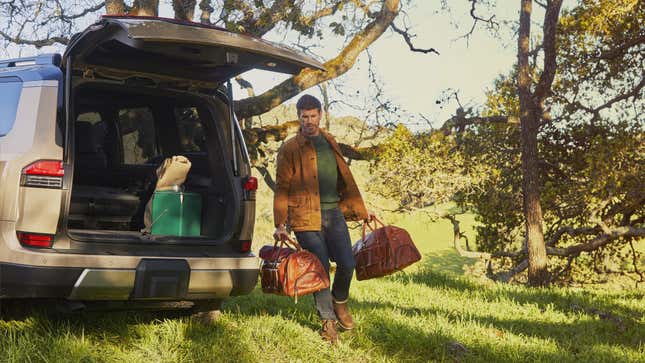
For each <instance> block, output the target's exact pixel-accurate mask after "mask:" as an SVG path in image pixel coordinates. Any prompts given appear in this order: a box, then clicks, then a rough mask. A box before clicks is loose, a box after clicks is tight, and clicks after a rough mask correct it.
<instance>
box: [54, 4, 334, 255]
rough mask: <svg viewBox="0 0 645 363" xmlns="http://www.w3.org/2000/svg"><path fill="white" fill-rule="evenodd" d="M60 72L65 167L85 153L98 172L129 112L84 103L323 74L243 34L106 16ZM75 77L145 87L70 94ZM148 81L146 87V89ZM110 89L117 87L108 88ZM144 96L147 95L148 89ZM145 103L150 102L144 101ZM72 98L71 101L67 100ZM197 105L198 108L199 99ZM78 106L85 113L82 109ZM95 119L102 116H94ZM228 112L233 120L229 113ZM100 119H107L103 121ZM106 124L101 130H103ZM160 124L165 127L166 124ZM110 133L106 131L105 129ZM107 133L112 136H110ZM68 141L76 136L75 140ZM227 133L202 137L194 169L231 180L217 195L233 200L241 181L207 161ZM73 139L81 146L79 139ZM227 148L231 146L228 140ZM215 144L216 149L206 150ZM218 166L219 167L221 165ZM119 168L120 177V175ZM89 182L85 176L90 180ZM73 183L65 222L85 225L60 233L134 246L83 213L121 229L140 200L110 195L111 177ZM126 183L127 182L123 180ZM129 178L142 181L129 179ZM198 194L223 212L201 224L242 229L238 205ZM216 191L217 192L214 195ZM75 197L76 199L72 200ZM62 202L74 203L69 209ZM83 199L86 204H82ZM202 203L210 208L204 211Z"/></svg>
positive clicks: (76, 41)
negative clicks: (216, 221)
mask: <svg viewBox="0 0 645 363" xmlns="http://www.w3.org/2000/svg"><path fill="white" fill-rule="evenodd" d="M62 67H63V68H64V69H65V70H66V72H67V74H66V79H67V82H66V83H67V87H68V88H67V90H66V94H68V95H71V97H69V98H68V99H67V110H68V112H67V115H68V116H67V121H66V126H67V127H66V130H67V140H68V141H67V142H66V150H67V152H66V154H67V156H66V162H67V163H70V162H72V160H73V159H72V158H74V157H76V158H78V160H80V158H79V155H75V156H74V155H70V154H78V153H86V155H85V158H84V159H85V160H86V161H88V164H89V165H90V168H91V167H92V166H94V167H95V166H96V165H97V163H96V161H95V160H100V161H101V163H100V164H101V165H103V164H106V165H108V167H107V168H108V169H109V168H110V166H109V165H114V164H115V162H114V161H113V162H112V163H110V157H109V154H110V153H109V152H108V151H109V147H110V146H113V143H114V142H110V140H114V137H115V136H114V135H117V136H116V137H117V140H119V142H124V141H123V140H124V139H123V137H124V136H123V135H124V134H125V133H127V132H128V131H125V130H126V128H125V127H124V126H123V125H124V124H125V121H124V118H125V117H126V116H127V115H128V113H125V111H119V110H117V109H116V108H115V109H114V110H116V111H115V112H108V110H106V107H107V106H105V107H103V109H101V108H100V107H99V106H97V107H98V108H97V109H96V110H93V109H92V108H91V107H92V105H91V103H92V102H93V100H94V99H95V97H98V98H99V99H103V100H105V105H110V102H112V103H114V102H117V101H116V100H118V99H119V98H121V97H123V98H125V99H127V100H126V101H123V102H126V103H127V102H134V101H135V100H136V99H137V97H139V96H138V95H137V94H133V92H134V93H136V92H137V91H136V90H137V88H136V85H145V86H149V85H154V86H155V87H153V88H154V92H156V93H157V94H156V95H155V96H154V97H156V98H155V99H159V100H161V99H162V98H160V97H161V96H164V95H159V94H158V93H159V92H164V89H174V90H178V89H187V88H190V90H191V91H192V92H193V93H192V94H193V95H194V92H195V91H196V90H197V91H198V90H201V91H202V92H203V93H205V94H213V93H214V90H215V89H217V88H218V87H220V86H221V84H222V83H223V82H226V81H228V80H230V78H232V77H235V76H236V75H238V74H240V73H243V72H245V71H247V70H250V69H264V70H270V71H277V72H283V73H292V74H293V73H298V72H300V71H301V70H302V69H304V68H307V67H309V68H315V69H324V68H323V65H322V64H321V63H319V62H318V61H316V60H314V59H312V58H309V57H306V56H303V55H302V54H300V53H298V52H295V51H293V50H290V49H287V48H285V47H282V46H278V45H276V44H273V43H270V42H268V41H265V40H262V39H257V38H253V37H250V36H247V35H242V34H236V33H232V32H229V31H227V30H223V29H219V28H214V27H207V26H203V25H201V24H197V23H186V22H178V21H175V20H171V19H160V18H135V17H113V16H105V17H103V18H102V19H101V20H100V21H99V22H97V23H96V24H94V25H92V26H90V27H88V28H87V29H86V30H85V31H84V32H82V33H80V34H77V35H76V36H74V37H73V39H72V41H71V42H70V45H69V46H68V47H67V50H66V52H65V54H64V56H63V64H62ZM80 75H82V77H83V78H85V79H88V78H89V79H92V78H96V79H97V80H98V79H103V78H105V79H118V80H127V81H130V80H138V79H141V80H146V81H144V82H136V83H130V82H125V83H124V84H123V85H122V86H121V87H122V89H123V91H118V89H116V88H110V89H109V90H103V89H102V88H100V87H102V86H100V82H99V83H96V86H94V85H93V83H91V82H90V83H88V82H84V84H81V85H80V86H79V88H78V91H77V90H75V89H71V87H72V86H71V84H72V82H71V80H72V77H73V76H80ZM147 81H152V82H153V83H150V82H147ZM110 87H119V86H118V85H115V84H112V86H110ZM144 88H145V87H144ZM142 89H143V88H142ZM114 92H117V93H114ZM145 92H153V91H152V90H147V91H145ZM172 92H176V91H172ZM172 92H170V91H169V93H168V94H169V95H170V94H171V93H172ZM75 97H76V98H75ZM142 97H143V96H142ZM145 97H152V96H151V95H146V96H145ZM164 97H165V96H164ZM168 97H171V96H168ZM194 97H197V98H201V97H200V96H199V95H195V96H194ZM72 98H75V99H73V100H72ZM197 98H196V99H195V102H197ZM204 99H206V98H204ZM229 99H230V95H229ZM169 100H170V98H169ZM182 102H184V103H185V104H182V105H180V104H177V107H179V106H182V107H183V108H182V112H183V111H185V110H189V109H193V108H189V109H187V108H186V107H187V106H191V107H192V106H194V105H193V104H188V103H186V102H192V101H191V100H188V101H185V100H184V101H182ZM200 102H203V100H202V101H200ZM228 103H229V104H230V103H231V101H230V100H229V101H228ZM124 105H125V103H124ZM166 105H167V103H165V102H157V106H155V107H156V108H154V107H153V108H152V110H153V111H155V110H156V109H162V108H163V107H165V106H166ZM135 106H136V107H137V108H135ZM170 106H172V105H170ZM203 106H204V107H203V108H202V109H199V112H197V111H195V112H196V113H199V114H200V115H205V114H210V115H211V116H212V118H213V120H214V122H216V123H217V122H224V123H228V122H234V121H231V119H234V118H233V117H228V116H230V115H221V114H218V113H217V112H209V111H208V110H207V109H208V107H207V105H203ZM76 107H78V109H76V110H74V109H72V108H76ZM83 107H84V108H85V109H83ZM124 108H125V106H124ZM229 108H230V107H229ZM128 110H130V111H131V112H134V111H136V112H142V109H141V105H133V106H131V107H130V108H129V109H128ZM194 110H197V108H194ZM144 111H145V110H144ZM83 112H85V115H89V116H91V117H89V116H88V117H89V118H87V119H84V120H81V119H80V118H79V119H78V120H77V116H81V115H83ZM101 112H103V113H102V114H100V113H101ZM228 112H229V113H230V114H232V112H231V111H230V109H229V111H228ZM172 113H173V112H172V110H170V109H169V112H156V114H155V117H156V116H157V115H162V116H159V117H160V119H162V120H163V119H165V120H166V121H167V120H170V118H164V117H163V115H164V114H172ZM99 114H100V115H99ZM97 115H99V116H100V117H99V116H97ZM104 115H108V116H105V117H104ZM110 115H112V116H110ZM115 115H116V116H115ZM109 117H116V119H110V120H108V119H107V118H109ZM207 118H209V117H201V119H202V121H203V120H204V119H207ZM142 119H143V118H142ZM227 120H228V122H227ZM155 122H157V121H155ZM90 124H91V125H90ZM162 124H163V122H160V123H158V125H162ZM106 125H107V127H108V128H107V129H106ZM155 125H157V124H155ZM158 125H157V126H158ZM166 125H169V124H168V123H166ZM171 126H172V125H171ZM110 127H112V128H111V129H110ZM173 127H174V126H173ZM135 128H136V127H135ZM86 129H87V130H86ZM171 129H172V128H171ZM171 129H169V130H171ZM106 130H107V131H106ZM109 130H114V131H112V133H110V131H109ZM133 130H134V129H133ZM213 130H214V129H213ZM81 131H82V132H81ZM98 131H100V132H98ZM211 131H212V130H211ZM97 132H98V134H100V135H101V140H104V141H101V142H94V141H90V142H89V143H90V145H84V144H87V143H88V140H90V136H87V135H91V136H92V137H94V136H95V134H96V133H97ZM166 132H167V133H172V132H170V131H168V130H166ZM218 133H219V135H218V136H217V137H216V138H217V139H218V140H219V141H213V135H217V134H218ZM75 134H78V135H76V136H75ZM180 134H181V133H180ZM233 134H235V132H233V128H232V126H231V125H229V126H227V127H222V128H221V129H220V130H219V131H217V130H215V131H212V132H210V133H209V134H206V135H205V136H206V137H207V138H206V140H207V143H211V141H212V143H213V144H212V145H209V148H208V152H207V153H206V152H204V155H208V156H207V159H205V160H201V161H200V159H199V158H197V159H195V160H194V165H195V167H194V168H196V166H197V165H199V164H200V163H201V164H203V165H210V166H207V167H203V168H201V169H202V170H210V175H211V176H213V175H219V176H220V177H225V178H226V175H228V178H229V179H230V180H229V182H230V184H231V185H232V187H230V188H228V189H227V188H224V189H223V190H222V191H221V192H222V193H230V194H232V195H241V194H242V191H241V185H242V183H241V180H234V179H241V176H239V175H235V172H232V171H231V170H227V171H226V172H224V168H223V167H220V168H219V169H218V168H217V167H214V166H213V165H219V164H218V161H217V160H215V159H214V158H213V149H214V148H215V147H216V146H217V145H219V146H218V147H221V148H223V149H222V150H224V149H225V147H224V146H223V145H226V143H227V142H222V138H224V137H229V138H230V137H231V136H232V135H233ZM83 135H86V136H83ZM106 135H107V136H106ZM110 135H113V136H112V137H113V138H112V139H110ZM79 137H80V139H78V138H79ZM208 137H210V138H211V140H208ZM81 139H82V140H81ZM79 141H81V143H79ZM139 141H141V139H139ZM228 142H229V147H230V140H229V141H228ZM137 143H139V142H137ZM215 144H217V145H216V146H213V145H215ZM161 146H162V147H161V149H163V145H161ZM75 149H77V150H76V153H74V152H70V151H71V150H75ZM81 149H82V150H81ZM122 149H123V147H122ZM115 150H116V151H113V153H115V154H116V155H118V153H119V151H118V148H117V149H115ZM90 151H91V153H90ZM121 152H123V150H121ZM172 152H173V154H167V152H165V151H164V152H163V154H162V155H158V156H159V157H161V158H160V159H158V160H157V161H159V162H161V161H162V160H163V157H168V156H171V155H174V152H175V151H172ZM225 152H226V151H221V153H225ZM106 153H107V154H108V157H107V159H105V156H104V155H103V154H106ZM233 154H235V152H233ZM97 155H99V156H100V158H97ZM196 157H197V156H196ZM220 158H224V159H226V157H225V156H223V155H222V156H220ZM117 159H119V158H117ZM118 161H119V162H121V163H124V158H123V154H121V155H120V159H119V160H118ZM73 163H74V164H76V165H75V166H74V168H81V167H82V165H81V164H82V163H81V164H79V163H78V161H73ZM143 163H144V164H145V165H143V166H145V167H147V166H149V165H148V163H149V162H148V161H145V162H143ZM126 164H127V163H126ZM220 164H222V165H223V163H220ZM126 166H127V165H126ZM140 166H141V165H139V167H138V168H132V170H141V167H140ZM98 169H104V167H102V166H101V167H100V168H98ZM125 169H126V170H127V168H125ZM144 169H145V168H144ZM196 169H199V168H196ZM105 170H107V169H105ZM123 170H124V168H123V167H121V168H118V170H117V169H114V170H112V169H110V170H108V174H109V173H112V174H111V175H116V174H115V172H116V173H121V174H120V175H121V176H122V177H123V175H122V172H123ZM151 170H154V169H151ZM74 174H78V173H77V171H75V173H74ZM206 174H208V172H204V173H203V175H206ZM97 175H98V174H97ZM142 175H144V174H142ZM203 175H201V176H203ZM86 176H88V175H86ZM89 176H90V177H91V176H92V175H89ZM66 177H67V176H66ZM189 177H190V175H189ZM74 178H75V180H74V181H73V186H72V189H73V191H72V193H71V197H70V198H68V202H67V204H68V205H71V206H72V207H71V208H72V209H74V208H75V211H70V212H69V213H68V214H67V215H72V212H77V213H80V214H81V220H82V221H83V223H84V226H81V227H78V226H76V227H74V226H72V225H68V226H67V227H66V228H70V230H69V231H68V232H69V235H70V236H71V237H72V239H74V240H77V241H87V242H108V241H109V240H112V241H114V242H116V243H127V241H129V240H133V241H134V240H137V239H139V238H142V236H141V235H139V234H138V233H137V231H138V227H140V226H137V225H136V223H134V224H133V223H130V227H129V229H127V228H98V229H97V228H95V227H92V225H94V226H95V225H96V223H95V221H93V220H92V218H84V217H83V214H86V215H87V216H91V215H92V213H97V212H96V211H99V210H106V211H107V210H109V211H110V213H111V214H115V215H112V216H111V217H112V218H113V219H114V221H113V222H114V223H120V224H124V225H126V224H128V220H129V216H128V215H125V214H123V213H121V212H120V209H119V206H124V208H121V209H128V210H132V208H133V206H135V205H138V207H137V209H138V210H141V208H142V206H144V205H145V203H146V200H145V198H144V197H141V195H138V196H136V197H133V195H135V193H132V192H131V191H130V190H126V191H127V192H128V193H129V194H128V193H123V191H124V190H125V189H128V188H129V186H125V185H123V186H121V190H116V189H115V188H118V187H119V186H118V185H117V186H115V185H109V184H108V183H109V182H108V180H111V177H110V176H107V177H105V178H98V179H99V181H98V182H87V183H83V182H80V181H79V182H78V183H77V180H76V179H77V176H75V177H74ZM86 179H87V178H86ZM112 179H113V178H112ZM125 179H127V176H126V177H125ZM135 179H141V178H140V177H136V178H135ZM193 179H196V178H193ZM79 180H80V179H79ZM105 186H107V188H104V187H105ZM201 187H202V190H201V191H199V192H200V193H202V197H203V203H204V208H203V210H205V211H208V210H210V211H215V210H224V212H219V214H217V216H219V217H217V216H216V215H205V214H202V218H203V219H204V220H206V219H208V220H211V219H213V218H226V221H225V223H222V224H224V225H226V226H228V228H238V227H239V226H240V225H241V219H243V216H242V214H241V213H240V211H239V210H240V209H242V208H243V206H242V198H241V197H236V198H233V197H231V201H230V202H231V203H232V204H234V205H231V204H229V207H231V206H232V208H230V209H224V208H223V207H216V203H218V198H219V197H218V196H217V193H215V194H213V189H217V183H216V182H210V183H209V184H208V186H207V185H201ZM88 188H89V189H88ZM238 188H239V189H240V190H239V191H238V190H237V189H238ZM130 189H131V188H130ZM74 191H75V192H74ZM215 192H217V190H216V191H215ZM74 193H75V195H76V197H74ZM139 194H140V193H139ZM101 196H105V197H104V198H103V199H105V200H107V201H108V202H107V203H105V205H102V204H100V203H102V202H100V201H102V200H103V199H101ZM137 198H138V199H137ZM69 199H74V200H73V201H72V202H70V201H69ZM86 199H87V200H88V201H89V202H86ZM74 202H76V203H74ZM103 202H105V201H103ZM209 203H210V204H213V205H212V206H211V207H209V206H208V204H209ZM220 203H221V201H220ZM126 207H127V208H126ZM209 208H210V209H209ZM69 209H70V208H68V210H69ZM90 209H91V210H93V211H94V212H85V210H90ZM235 209H237V212H232V211H231V212H229V210H233V211H234V210H235ZM79 210H80V212H79ZM203 213H205V212H203ZM103 214H106V215H107V214H109V213H107V212H105V213H103ZM231 214H234V215H236V216H237V217H235V218H237V219H239V220H230V219H229V218H231ZM106 215H103V217H106ZM124 216H125V219H124V220H123V221H121V220H119V218H121V219H123V217H124ZM71 220H72V219H71V218H70V221H71ZM133 220H134V219H133ZM88 221H89V222H88ZM70 223H71V222H70ZM88 226H89V227H88ZM112 232H113V233H112ZM111 233H112V234H111ZM226 236H229V237H226ZM231 236H232V235H231V233H219V232H218V233H215V232H209V231H208V228H204V227H203V226H202V234H201V237H202V238H206V239H210V240H217V239H220V238H224V239H226V238H231ZM148 238H149V237H146V239H145V240H146V241H147V240H148ZM166 239H167V238H166ZM171 239H173V238H171ZM174 239H177V238H174ZM156 240H157V241H159V242H162V241H163V240H164V238H156ZM182 240H191V238H187V239H184V238H182ZM193 240H194V238H193ZM194 242H198V241H194Z"/></svg>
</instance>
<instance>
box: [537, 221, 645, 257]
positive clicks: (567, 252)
mask: <svg viewBox="0 0 645 363" xmlns="http://www.w3.org/2000/svg"><path fill="white" fill-rule="evenodd" d="M643 236H645V228H637V227H632V226H624V227H618V228H615V229H613V230H611V231H609V233H604V234H601V235H600V236H598V237H596V238H594V239H592V240H591V241H590V242H587V243H580V244H577V245H573V246H570V247H566V248H555V247H547V253H548V254H549V255H552V256H561V257H567V256H571V255H576V254H579V253H581V252H589V251H594V250H597V249H598V248H600V247H603V246H605V245H607V244H608V243H610V242H612V241H613V240H615V239H618V238H621V237H643Z"/></svg>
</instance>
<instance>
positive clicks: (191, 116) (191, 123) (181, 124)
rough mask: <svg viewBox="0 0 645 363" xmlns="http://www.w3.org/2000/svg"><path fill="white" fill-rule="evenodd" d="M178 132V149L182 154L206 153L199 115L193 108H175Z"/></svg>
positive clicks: (204, 137)
mask: <svg viewBox="0 0 645 363" xmlns="http://www.w3.org/2000/svg"><path fill="white" fill-rule="evenodd" d="M175 120H177V129H178V130H179V135H178V136H179V147H180V149H181V151H183V152H196V151H197V152H199V151H202V152H206V136H205V135H204V128H203V126H202V122H201V119H200V118H199V113H198V112H197V108H195V107H177V108H175Z"/></svg>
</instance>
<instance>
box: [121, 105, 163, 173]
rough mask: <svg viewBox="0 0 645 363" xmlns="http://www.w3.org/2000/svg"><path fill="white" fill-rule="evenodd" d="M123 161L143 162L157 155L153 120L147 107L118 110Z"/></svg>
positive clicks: (131, 162)
mask: <svg viewBox="0 0 645 363" xmlns="http://www.w3.org/2000/svg"><path fill="white" fill-rule="evenodd" d="M119 129H120V131H121V141H122V143H123V163H125V164H144V163H145V162H146V161H147V160H148V159H150V158H153V157H155V156H158V155H159V148H158V146H157V137H156V134H155V122H154V116H153V114H152V110H151V109H150V108H149V107H139V108H125V109H121V110H119Z"/></svg>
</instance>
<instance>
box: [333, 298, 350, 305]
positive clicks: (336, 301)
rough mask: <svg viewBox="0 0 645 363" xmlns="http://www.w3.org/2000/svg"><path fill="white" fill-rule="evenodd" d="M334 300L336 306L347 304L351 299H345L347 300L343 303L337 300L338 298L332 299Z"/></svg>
mask: <svg viewBox="0 0 645 363" xmlns="http://www.w3.org/2000/svg"><path fill="white" fill-rule="evenodd" d="M332 300H333V301H334V303H336V304H345V303H347V302H348V301H349V298H348V299H345V300H343V301H339V300H336V298H332Z"/></svg>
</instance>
